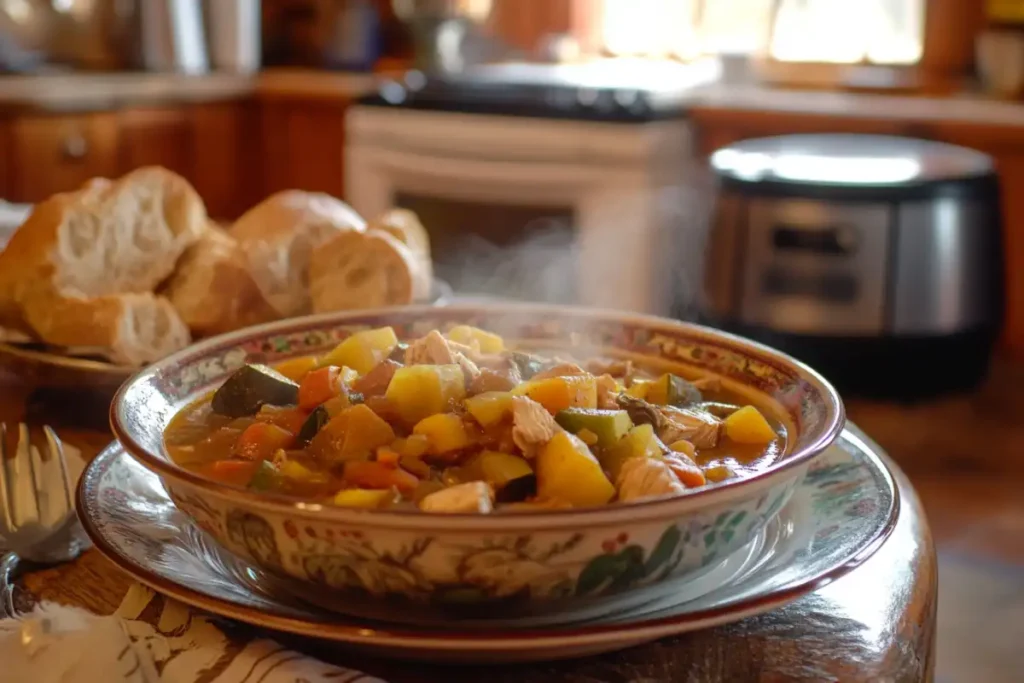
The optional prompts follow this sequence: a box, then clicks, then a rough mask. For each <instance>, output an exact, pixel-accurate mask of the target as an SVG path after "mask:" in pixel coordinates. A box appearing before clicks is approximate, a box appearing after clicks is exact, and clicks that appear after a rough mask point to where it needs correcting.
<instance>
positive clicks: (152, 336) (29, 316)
mask: <svg viewBox="0 0 1024 683" xmlns="http://www.w3.org/2000/svg"><path fill="white" fill-rule="evenodd" d="M26 320H27V321H28V323H29V324H30V325H31V327H32V329H33V330H35V332H36V334H37V335H38V336H39V337H40V338H41V339H43V340H44V341H46V342H48V343H50V344H56V345H59V346H93V347H98V348H102V349H109V351H107V352H105V353H104V355H106V356H107V357H108V358H109V359H110V360H111V361H113V362H114V363H119V364H123V365H131V366H139V365H143V364H144V363H149V362H152V361H155V360H158V359H160V358H163V357H164V356H166V355H168V354H170V353H173V352H175V351H177V350H179V349H182V348H184V347H186V346H188V344H189V343H190V342H191V336H190V334H189V330H188V327H187V326H186V325H185V323H184V322H183V321H182V319H181V318H180V317H179V316H178V313H177V311H175V310H174V307H173V306H172V305H171V303H170V302H169V301H168V300H167V299H165V298H163V297H159V296H155V295H153V294H151V293H149V292H146V293H143V294H110V295H105V296H100V297H94V298H91V299H83V298H76V297H57V298H55V299H54V300H52V301H51V302H50V303H49V304H48V305H44V306H33V307H30V308H28V309H26Z"/></svg>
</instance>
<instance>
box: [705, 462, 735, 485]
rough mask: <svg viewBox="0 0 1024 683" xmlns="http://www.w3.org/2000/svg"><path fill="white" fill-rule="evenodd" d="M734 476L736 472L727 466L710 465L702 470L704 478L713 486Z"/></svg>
mask: <svg viewBox="0 0 1024 683" xmlns="http://www.w3.org/2000/svg"><path fill="white" fill-rule="evenodd" d="M735 476H736V472H734V471H733V469H732V468H731V467H729V466H728V465H712V466H711V467H709V468H707V469H706V470H704V477H705V478H706V479H707V480H708V481H710V482H712V483H715V484H717V483H718V482H720V481H725V480H726V479H732V478H733V477H735Z"/></svg>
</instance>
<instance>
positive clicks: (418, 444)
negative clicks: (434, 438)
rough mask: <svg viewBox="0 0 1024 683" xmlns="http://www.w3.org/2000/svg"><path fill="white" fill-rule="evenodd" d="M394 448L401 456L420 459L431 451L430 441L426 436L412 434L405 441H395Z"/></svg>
mask: <svg viewBox="0 0 1024 683" xmlns="http://www.w3.org/2000/svg"><path fill="white" fill-rule="evenodd" d="M392 447H393V448H394V449H395V450H396V451H398V453H399V455H403V456H408V457H410V458H419V457H421V456H423V455H425V454H426V452H427V451H429V450H430V439H428V438H427V436H426V435H425V434H410V435H409V436H408V437H407V438H405V439H395V442H394V443H393V444H392Z"/></svg>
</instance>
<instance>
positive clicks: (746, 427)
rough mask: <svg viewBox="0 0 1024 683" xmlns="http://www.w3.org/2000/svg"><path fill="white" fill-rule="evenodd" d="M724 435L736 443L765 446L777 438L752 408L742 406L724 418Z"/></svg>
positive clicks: (757, 411)
mask: <svg viewBox="0 0 1024 683" xmlns="http://www.w3.org/2000/svg"><path fill="white" fill-rule="evenodd" d="M725 435H726V436H728V437H729V438H730V439H732V440H733V441H735V442H736V443H749V444H765V443H770V442H772V441H774V440H775V438H776V437H777V436H778V435H777V434H776V433H775V430H774V429H772V426H771V425H770V424H768V420H766V419H764V415H762V414H761V412H760V411H759V410H758V409H757V408H755V407H754V406H744V407H743V408H740V409H739V410H737V411H736V412H735V413H733V414H732V415H730V416H729V417H727V418H725Z"/></svg>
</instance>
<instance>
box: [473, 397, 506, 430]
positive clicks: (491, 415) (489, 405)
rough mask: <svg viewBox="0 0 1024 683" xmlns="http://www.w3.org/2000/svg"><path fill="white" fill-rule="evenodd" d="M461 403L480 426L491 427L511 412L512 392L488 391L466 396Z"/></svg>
mask: <svg viewBox="0 0 1024 683" xmlns="http://www.w3.org/2000/svg"><path fill="white" fill-rule="evenodd" d="M463 405H465V406H466V410H467V411H468V412H469V414H470V415H472V416H473V419H474V420H476V421H477V422H479V423H480V425H481V426H482V427H491V426H493V425H496V424H498V423H499V422H501V421H502V420H504V419H505V418H506V417H508V416H510V415H511V414H512V394H510V393H509V392H507V391H488V392H486V393H483V394H478V395H476V396H471V397H469V398H467V399H466V400H465V401H464V402H463Z"/></svg>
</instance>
